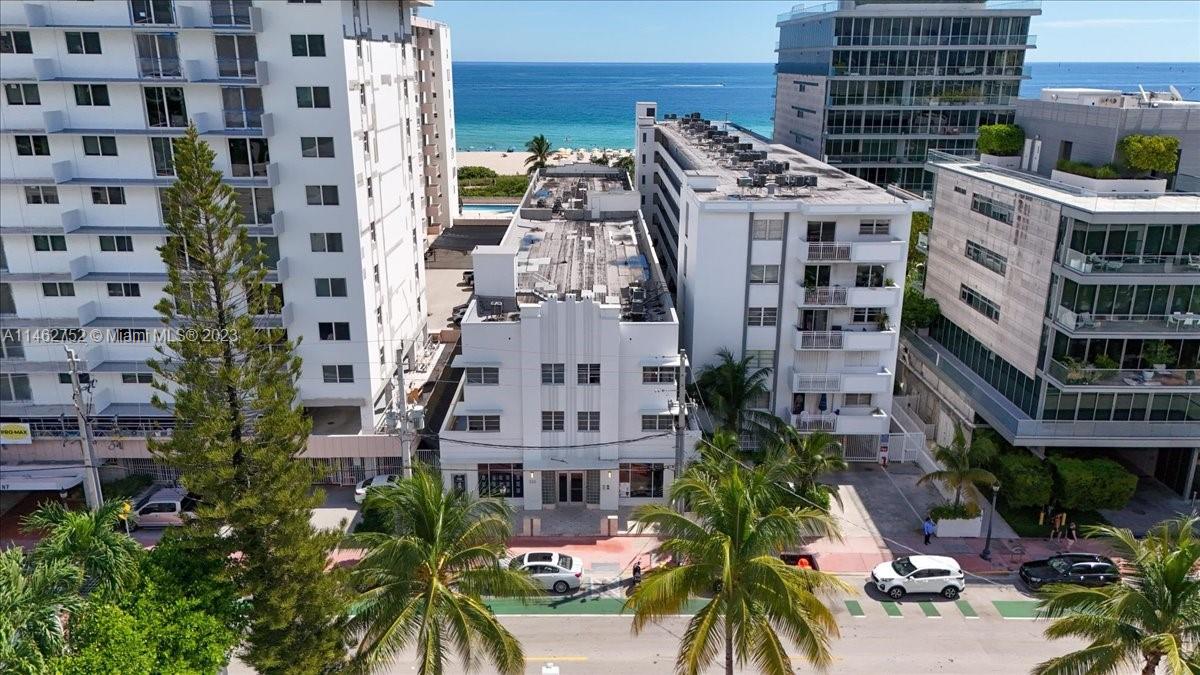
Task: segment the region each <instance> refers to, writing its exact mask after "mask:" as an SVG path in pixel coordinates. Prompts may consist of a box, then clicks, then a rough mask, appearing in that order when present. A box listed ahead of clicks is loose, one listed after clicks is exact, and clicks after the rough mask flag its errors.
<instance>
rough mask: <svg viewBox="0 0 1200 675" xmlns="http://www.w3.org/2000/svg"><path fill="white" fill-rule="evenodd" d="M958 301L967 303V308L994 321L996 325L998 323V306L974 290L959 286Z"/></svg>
mask: <svg viewBox="0 0 1200 675" xmlns="http://www.w3.org/2000/svg"><path fill="white" fill-rule="evenodd" d="M958 299H959V300H962V301H963V302H965V303H967V306H968V307H970V308H971V309H973V310H975V311H976V312H979V313H980V314H982V315H984V316H986V317H987V318H989V319H991V320H992V321H995V322H996V323H999V322H1000V305H997V304H996V303H994V302H992V301H991V300H989V299H987V298H986V297H984V296H983V295H981V294H980V293H979V291H976V290H975V289H974V288H971V287H970V286H967V285H966V284H959V286H958Z"/></svg>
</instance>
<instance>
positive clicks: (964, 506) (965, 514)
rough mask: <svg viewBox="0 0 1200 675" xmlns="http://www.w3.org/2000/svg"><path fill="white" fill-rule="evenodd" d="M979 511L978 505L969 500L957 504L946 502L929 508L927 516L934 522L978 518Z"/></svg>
mask: <svg viewBox="0 0 1200 675" xmlns="http://www.w3.org/2000/svg"><path fill="white" fill-rule="evenodd" d="M980 513H981V511H980V510H979V505H978V504H976V503H975V502H970V501H964V502H963V503H961V504H959V505H958V506H955V505H954V504H952V503H950V502H946V503H945V504H938V505H937V506H935V507H933V508H932V509H929V517H930V518H933V522H935V523H936V522H938V521H942V520H970V519H972V518H978V517H979V514H980Z"/></svg>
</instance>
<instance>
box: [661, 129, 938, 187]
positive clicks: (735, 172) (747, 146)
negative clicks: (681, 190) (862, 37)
mask: <svg viewBox="0 0 1200 675" xmlns="http://www.w3.org/2000/svg"><path fill="white" fill-rule="evenodd" d="M655 129H657V130H658V131H661V132H662V133H663V134H664V135H665V136H666V137H667V138H668V139H669V140H670V149H669V152H670V153H671V156H672V157H673V158H674V159H675V161H676V162H678V163H679V165H680V166H681V167H682V168H683V169H684V172H685V173H686V174H687V175H688V176H689V177H693V176H694V177H702V176H711V177H713V178H715V179H716V180H715V187H714V189H712V190H709V191H701V189H699V188H698V184H702V182H703V180H702V179H701V181H698V182H697V183H693V184H692V188H693V189H694V190H695V191H696V196H697V197H698V198H699V199H700V200H701V201H763V200H769V201H797V202H806V203H810V204H821V205H836V204H854V205H862V204H879V205H892V204H900V203H902V202H903V201H904V200H903V199H901V198H900V197H898V196H896V195H895V194H892V193H891V192H889V191H888V190H885V189H883V188H881V187H879V186H877V185H873V184H871V183H868V182H867V181H865V180H863V179H861V178H857V177H855V176H852V175H850V174H848V173H846V172H845V171H842V170H841V169H838V168H836V167H834V166H831V165H829V164H826V163H825V162H822V161H820V160H818V159H815V158H813V157H810V156H808V155H806V154H804V153H802V152H800V151H798V150H793V149H792V148H789V147H787V146H786V145H780V144H775V143H771V142H769V141H768V140H767V139H765V138H763V137H761V136H759V135H757V134H755V133H754V132H752V131H750V130H748V129H746V128H744V127H741V126H738V125H737V124H734V123H733V122H723V121H710V120H706V119H701V118H695V117H687V118H685V117H684V116H682V115H681V116H679V117H678V118H677V119H660V120H657V121H656V122H655ZM751 155H754V156H756V157H757V159H743V158H748V157H750V156H751ZM772 163H774V165H773V166H772ZM754 175H760V176H761V178H762V180H759V181H758V183H759V185H758V186H755V185H754V184H753V176H754ZM781 177H810V182H811V181H812V180H815V182H816V185H815V186H813V185H808V186H801V185H799V184H795V185H793V184H783V185H781V184H779V183H780V182H785V181H787V180H788V178H783V180H782V181H781ZM748 179H749V180H748ZM912 197H914V198H916V195H913V196H912Z"/></svg>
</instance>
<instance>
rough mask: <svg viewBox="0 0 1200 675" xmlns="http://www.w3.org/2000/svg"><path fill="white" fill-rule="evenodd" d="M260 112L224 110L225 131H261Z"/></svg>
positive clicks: (261, 113) (261, 112) (261, 114)
mask: <svg viewBox="0 0 1200 675" xmlns="http://www.w3.org/2000/svg"><path fill="white" fill-rule="evenodd" d="M262 116H263V111H262V110H246V109H241V110H237V109H235V110H226V111H225V128H226V129H261V128H262V125H263V124H262Z"/></svg>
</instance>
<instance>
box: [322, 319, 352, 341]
mask: <svg viewBox="0 0 1200 675" xmlns="http://www.w3.org/2000/svg"><path fill="white" fill-rule="evenodd" d="M317 337H318V338H319V339H321V340H349V339H350V323H349V322H348V321H321V322H320V323H318V324H317Z"/></svg>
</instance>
